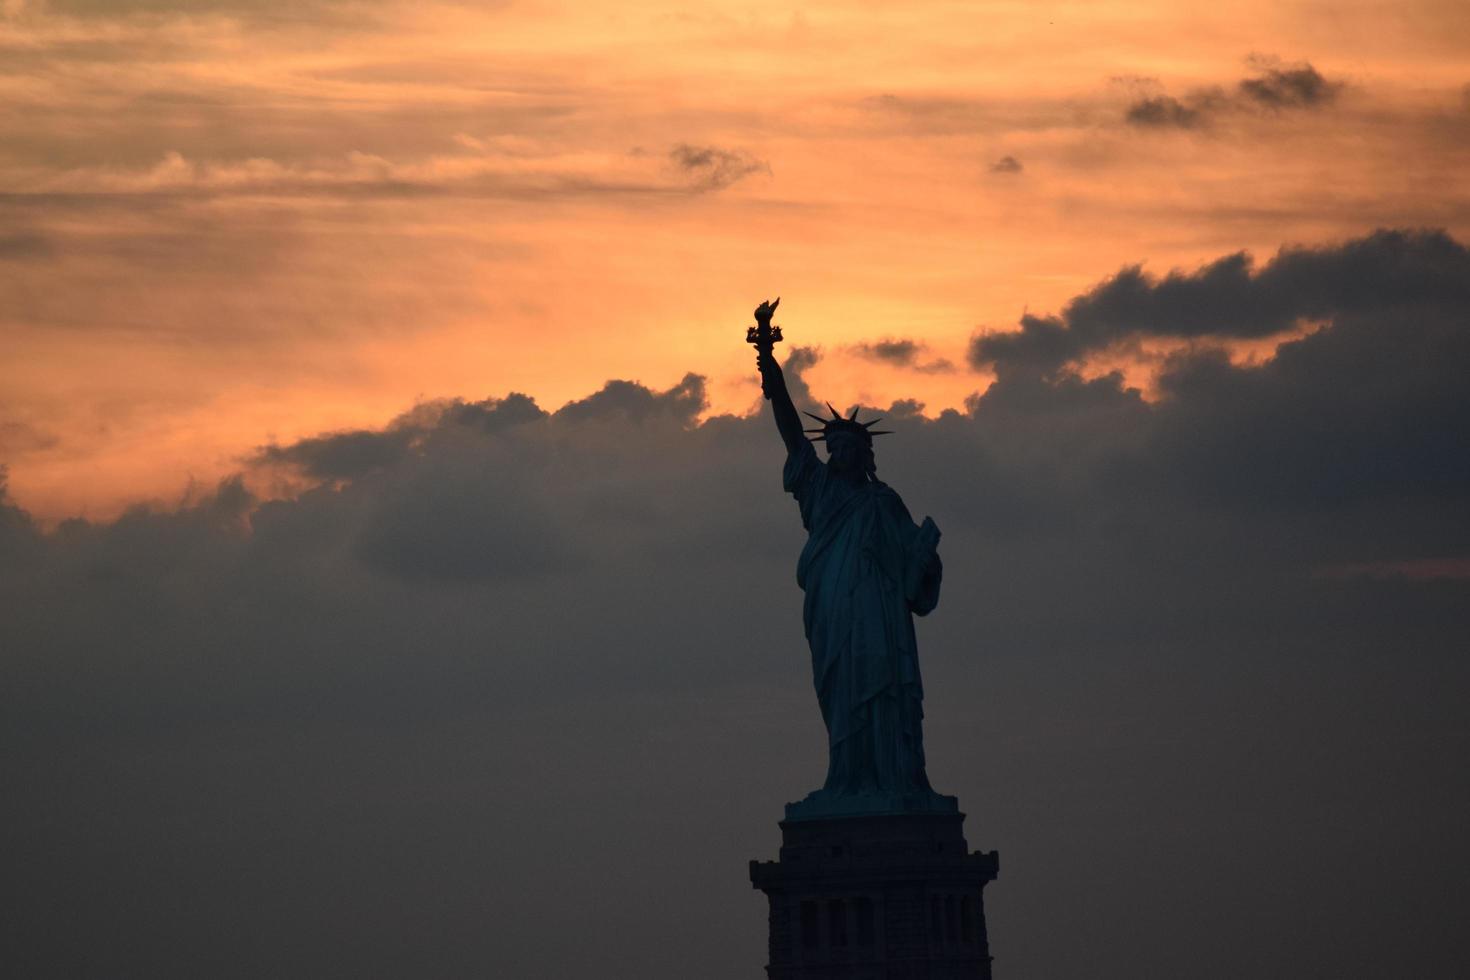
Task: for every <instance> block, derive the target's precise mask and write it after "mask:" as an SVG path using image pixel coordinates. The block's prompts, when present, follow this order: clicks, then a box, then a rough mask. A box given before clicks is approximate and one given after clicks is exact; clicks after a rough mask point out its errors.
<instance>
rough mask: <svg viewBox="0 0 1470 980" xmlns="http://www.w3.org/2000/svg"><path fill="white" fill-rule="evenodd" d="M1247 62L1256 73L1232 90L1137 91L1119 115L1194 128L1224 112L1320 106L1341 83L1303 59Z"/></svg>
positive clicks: (1152, 124) (1137, 122) (1147, 124)
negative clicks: (1290, 62)
mask: <svg viewBox="0 0 1470 980" xmlns="http://www.w3.org/2000/svg"><path fill="white" fill-rule="evenodd" d="M1251 63H1252V64H1253V65H1254V66H1255V67H1256V68H1257V74H1255V75H1253V76H1251V77H1249V78H1244V79H1241V80H1240V81H1239V82H1237V83H1236V85H1235V87H1234V89H1233V90H1232V91H1226V90H1225V89H1222V88H1218V87H1205V88H1199V89H1195V90H1194V91H1192V92H1190V93H1188V94H1187V95H1185V96H1184V97H1183V98H1175V97H1174V96H1172V95H1165V94H1146V95H1142V96H1140V97H1138V98H1136V99H1135V100H1134V101H1132V102H1130V103H1129V104H1128V107H1127V108H1126V109H1125V110H1124V113H1123V119H1124V121H1125V122H1127V123H1128V124H1129V125H1132V126H1138V127H1142V128H1152V129H1199V128H1202V127H1205V126H1208V125H1209V124H1210V123H1211V122H1212V121H1213V120H1214V119H1215V118H1216V117H1217V116H1219V115H1222V114H1224V113H1230V112H1245V111H1250V110H1261V109H1266V110H1270V111H1273V112H1275V111H1280V110H1283V109H1316V108H1320V107H1323V106H1327V105H1330V104H1331V103H1332V102H1333V101H1334V100H1336V98H1337V95H1338V93H1339V92H1341V91H1342V88H1343V83H1342V82H1340V81H1336V80H1329V79H1328V78H1326V77H1325V76H1323V75H1322V73H1321V72H1319V71H1318V70H1317V69H1316V68H1314V67H1312V66H1311V65H1310V64H1308V63H1306V62H1302V63H1301V64H1299V65H1291V66H1283V65H1282V64H1281V63H1280V61H1279V59H1275V58H1270V57H1262V56H1257V57H1253V58H1252V59H1251ZM1132 81H1136V80H1132Z"/></svg>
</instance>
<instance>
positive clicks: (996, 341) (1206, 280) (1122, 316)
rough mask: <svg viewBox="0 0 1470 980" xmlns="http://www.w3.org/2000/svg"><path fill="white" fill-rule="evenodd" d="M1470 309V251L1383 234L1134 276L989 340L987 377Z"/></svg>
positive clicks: (985, 341)
mask: <svg viewBox="0 0 1470 980" xmlns="http://www.w3.org/2000/svg"><path fill="white" fill-rule="evenodd" d="M1416 307H1430V308H1438V309H1465V308H1470V252H1467V251H1466V249H1465V247H1464V246H1463V245H1461V244H1460V243H1459V242H1457V241H1455V240H1454V239H1452V238H1451V237H1450V236H1449V235H1447V234H1446V233H1444V232H1442V231H1423V230H1420V231H1409V230H1380V231H1376V232H1374V233H1373V234H1371V235H1368V236H1366V237H1363V238H1359V239H1354V240H1352V241H1348V242H1344V243H1342V244H1340V245H1334V246H1324V247H1321V248H1305V247H1290V248H1283V249H1282V250H1281V251H1279V252H1278V253H1277V254H1276V255H1275V256H1274V257H1273V258H1272V259H1271V260H1270V261H1269V262H1267V263H1266V264H1265V265H1264V266H1263V267H1261V268H1260V269H1259V270H1258V269H1256V268H1255V265H1254V262H1253V260H1252V259H1251V257H1250V256H1249V255H1248V254H1246V253H1244V252H1239V253H1235V254H1233V255H1227V256H1224V257H1222V258H1220V259H1217V260H1215V261H1214V262H1211V263H1209V264H1207V265H1205V266H1203V267H1201V268H1199V269H1196V270H1195V271H1193V272H1183V271H1180V270H1174V271H1171V272H1170V273H1168V274H1167V275H1166V276H1164V277H1162V278H1156V277H1153V276H1150V275H1148V274H1147V273H1145V272H1144V271H1143V269H1142V268H1141V267H1138V266H1132V267H1128V268H1125V269H1123V270H1121V271H1120V272H1118V273H1117V274H1116V275H1115V276H1113V277H1112V278H1110V279H1108V280H1106V281H1104V282H1102V283H1100V284H1099V285H1097V286H1096V287H1094V288H1093V289H1091V290H1089V291H1088V292H1086V293H1084V294H1082V295H1081V296H1078V297H1076V298H1075V299H1073V300H1072V301H1071V302H1070V303H1068V305H1067V306H1066V308H1065V309H1063V311H1062V313H1061V314H1060V316H1049V317H1038V316H1032V315H1027V316H1024V317H1022V319H1021V329H1020V331H1019V332H1005V333H997V332H990V333H983V334H980V335H978V336H976V337H975V338H974V339H973V340H972V342H971V346H970V362H971V364H972V366H975V367H978V368H985V367H994V368H996V369H998V370H1011V369H1015V370H1028V371H1036V372H1041V373H1046V372H1050V371H1054V370H1056V369H1057V368H1059V367H1061V366H1062V365H1064V364H1067V363H1069V362H1073V361H1076V360H1078V359H1080V358H1083V357H1085V356H1086V355H1088V354H1089V353H1092V352H1095V351H1099V350H1103V349H1105V348H1107V347H1109V346H1111V345H1113V344H1117V343H1120V342H1126V341H1131V340H1137V339H1140V338H1149V337H1157V338H1169V339H1176V340H1198V339H1216V340H1223V339H1254V338H1261V337H1270V336H1274V335H1277V334H1282V333H1285V332H1287V331H1289V330H1292V329H1293V328H1295V327H1297V326H1298V325H1299V324H1300V323H1302V322H1303V321H1318V320H1324V319H1329V318H1332V317H1337V316H1342V315H1353V314H1362V313H1368V312H1373V311H1387V310H1392V309H1400V308H1402V309H1413V308H1416Z"/></svg>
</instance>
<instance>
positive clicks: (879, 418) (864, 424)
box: [862, 416, 883, 429]
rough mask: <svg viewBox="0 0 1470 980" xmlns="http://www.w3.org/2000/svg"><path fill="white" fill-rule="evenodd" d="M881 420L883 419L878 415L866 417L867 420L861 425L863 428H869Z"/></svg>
mask: <svg viewBox="0 0 1470 980" xmlns="http://www.w3.org/2000/svg"><path fill="white" fill-rule="evenodd" d="M882 421H883V418H882V417H881V416H880V417H878V418H876V419H868V421H866V422H864V423H862V426H863V428H865V429H871V428H872V427H873V426H875V425H877V424H878V423H879V422H882Z"/></svg>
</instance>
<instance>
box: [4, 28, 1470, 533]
mask: <svg viewBox="0 0 1470 980" xmlns="http://www.w3.org/2000/svg"><path fill="white" fill-rule="evenodd" d="M1467 57H1470V8H1467V7H1466V5H1465V4H1463V3H1457V2H1453V0H1442V2H1422V0H1420V2H1397V0H1395V2H1372V3H1362V2H1342V3H1330V4H1329V3H1280V2H1272V3H1246V4H1181V3H1146V2H1125V3H938V4H925V3H912V4H904V5H901V6H900V5H882V4H866V3H808V4H796V5H792V4H788V3H782V4H767V3H761V2H751V3H739V4H724V3H699V4H691V5H678V4H664V3H644V2H631V3H619V4H587V3H568V4H559V3H539V2H538V3H496V4H433V3H422V2H413V3H394V2H390V0H383V2H376V0H367V2H355V3H347V2H344V3H337V2H332V0H307V2H302V3H293V4H289V5H287V4H276V3H269V2H265V0H205V2H185V0H172V2H171V0H49V2H47V0H6V2H5V4H4V13H3V19H0V92H3V110H0V182H3V194H0V461H3V462H4V464H5V465H6V466H7V467H8V471H9V492H10V494H11V496H12V497H13V499H14V500H16V501H17V502H18V503H19V504H21V505H22V506H23V507H25V508H26V509H27V510H28V511H30V512H31V513H32V514H34V515H36V516H37V517H38V518H40V519H42V520H44V521H47V522H55V521H56V520H59V519H62V518H65V517H69V516H77V515H85V516H88V517H91V518H107V517H110V516H112V515H114V514H116V513H117V512H118V511H119V510H120V509H121V508H122V507H124V506H126V505H128V504H131V503H136V502H139V501H156V502H162V503H163V504H165V505H171V504H173V503H176V502H178V501H179V500H181V499H183V498H184V497H185V495H186V494H187V493H189V492H190V489H189V488H190V487H194V488H196V489H197V488H199V487H208V486H212V485H213V483H214V482H215V481H217V480H218V479H219V478H220V477H222V476H224V475H226V474H228V473H231V472H234V471H238V470H240V469H241V468H242V466H245V465H246V463H247V461H248V460H249V459H250V458H251V457H252V456H253V454H255V453H256V452H258V450H259V449H260V448H261V447H263V446H266V445H269V444H272V443H285V442H290V441H292V440H295V439H298V438H301V437H304V436H308V435H312V434H316V433H320V432H323V431H332V430H341V429H350V428H355V427H360V426H374V425H381V424H383V423H385V422H386V421H387V420H389V419H391V418H392V417H394V416H395V415H397V414H398V413H400V412H402V411H404V410H406V409H407V408H409V407H411V406H412V405H413V404H414V403H416V402H418V401H425V400H434V399H442V398H446V397H460V396H462V397H471V398H482V397H486V396H500V395H504V394H506V393H509V392H512V391H518V392H524V393H526V394H529V395H531V396H532V397H534V398H535V399H536V400H537V401H538V403H539V404H541V405H542V406H543V407H546V408H556V407H557V406H559V405H561V404H562V403H564V402H566V401H568V400H570V399H573V398H578V397H582V396H584V395H586V394H588V393H590V392H592V391H594V390H596V389H597V388H598V387H600V386H601V385H602V383H603V382H605V381H606V380H608V379H610V378H625V379H630V380H638V381H641V382H644V383H646V384H649V385H652V386H654V387H656V388H664V387H667V386H669V385H672V384H674V383H676V382H677V381H678V380H679V379H680V378H681V377H682V376H683V375H684V374H685V373H686V372H690V371H693V372H696V373H699V374H701V375H704V376H705V377H706V378H707V379H708V383H709V387H708V399H709V408H708V411H710V412H715V413H719V412H735V413H744V412H747V411H750V410H751V409H752V408H753V406H754V404H755V402H756V400H757V397H758V396H757V391H756V387H755V383H754V379H753V370H752V368H753V365H752V363H751V362H752V357H751V354H750V351H749V348H747V347H745V346H744V344H743V343H742V328H743V327H744V326H745V325H746V324H747V323H748V322H749V311H750V309H751V308H752V307H753V306H754V305H755V303H756V302H758V301H759V300H761V299H764V298H767V297H768V296H774V295H777V294H780V295H782V296H783V297H784V301H783V304H782V308H781V313H782V315H781V316H780V317H779V318H778V320H779V322H782V323H783V324H784V325H785V327H786V330H787V333H788V336H789V338H790V340H791V342H792V343H794V344H800V345H810V346H814V347H817V348H819V349H820V351H821V353H822V359H821V362H820V364H819V365H818V366H817V367H816V368H814V369H813V371H812V372H811V374H810V381H811V383H812V384H813V386H814V388H815V390H816V392H817V394H818V395H819V396H820V397H824V398H828V399H830V400H832V401H833V402H837V403H844V404H845V403H849V402H853V401H863V402H864V403H867V404H875V405H880V406H886V405H887V404H888V402H889V401H891V400H892V399H894V398H895V397H912V398H918V399H919V400H921V401H923V402H924V403H925V405H926V412H928V413H929V414H931V415H932V414H933V413H935V412H937V411H939V410H941V409H943V408H946V407H956V406H959V405H961V404H962V403H963V401H964V399H965V397H966V396H967V395H969V394H971V393H974V392H977V391H983V390H984V388H985V387H986V386H987V385H988V384H989V382H990V380H991V375H990V374H989V373H988V372H987V371H986V370H985V369H984V368H983V366H982V367H980V368H979V369H976V368H975V367H974V366H972V365H971V364H970V363H969V362H968V361H967V356H966V350H967V344H968V342H969V341H970V339H971V338H972V336H974V335H975V334H976V333H977V332H981V331H1004V330H1013V329H1015V328H1016V325H1017V321H1018V319H1019V317H1020V315H1021V314H1022V312H1023V311H1027V310H1029V311H1030V312H1031V313H1033V314H1048V313H1055V312H1057V311H1059V309H1060V308H1061V306H1062V305H1063V304H1064V303H1065V302H1066V301H1067V300H1068V298H1069V297H1071V296H1073V295H1075V294H1077V293H1079V292H1081V291H1083V290H1084V289H1086V288H1087V287H1089V286H1091V285H1092V284H1094V283H1096V282H1098V281H1099V280H1101V279H1103V278H1105V277H1107V276H1109V275H1111V274H1113V273H1116V272H1117V271H1118V270H1119V269H1121V268H1123V267H1125V266H1130V265H1134V264H1142V265H1143V266H1144V267H1145V269H1146V270H1148V271H1150V272H1154V273H1163V272H1167V271H1168V270H1169V269H1171V268H1174V267H1182V268H1184V269H1192V268H1194V267H1196V266H1198V265H1199V264H1201V263H1203V262H1206V261H1209V260H1213V259H1215V258H1217V257H1219V256H1221V255H1224V254H1228V253H1233V252H1237V251H1240V250H1248V251H1250V252H1251V253H1252V254H1253V255H1254V256H1255V257H1256V259H1257V261H1258V262H1264V261H1266V260H1267V259H1269V258H1270V256H1271V255H1272V254H1273V253H1274V252H1275V251H1276V249H1278V248H1279V247H1281V246H1283V245H1291V244H1318V243H1326V242H1332V241H1337V240H1341V239H1344V238H1347V237H1351V236H1354V235H1357V234H1361V233H1364V232H1367V231H1369V230H1371V229H1373V228H1376V227H1380V226H1429V227H1438V228H1445V229H1447V230H1449V231H1450V232H1451V233H1452V234H1455V235H1457V236H1459V237H1463V236H1464V235H1465V234H1466V233H1467V232H1470V181H1467V180H1466V179H1465V178H1464V174H1465V173H1466V172H1467V170H1470V89H1467V87H1466V86H1467V82H1470V67H1467ZM885 340H898V341H907V342H911V343H909V344H901V345H899V346H898V347H887V348H876V347H874V346H873V345H875V344H877V343H878V342H881V341H885ZM1164 346H1165V347H1167V346H1168V345H1164ZM1273 347H1274V343H1273V342H1272V341H1271V340H1269V339H1267V340H1264V341H1258V342H1256V343H1254V344H1253V345H1250V346H1249V347H1248V349H1242V350H1241V351H1240V352H1239V356H1241V357H1259V356H1265V355H1268V354H1269V352H1270V350H1271V349H1273ZM885 352H886V353H887V354H888V356H887V357H884V356H882V355H883V354H884V353H885ZM1158 352H1159V351H1158V350H1157V349H1155V350H1153V353H1154V354H1157V353H1158ZM1148 353H1149V352H1147V351H1140V350H1136V349H1135V350H1132V351H1111V352H1108V351H1104V352H1097V353H1095V354H1093V355H1092V356H1091V357H1090V358H1089V362H1088V363H1087V364H1084V365H1083V368H1084V372H1086V371H1089V370H1090V371H1094V372H1097V371H1102V370H1109V369H1114V368H1123V369H1125V370H1126V371H1127V372H1128V377H1129V380H1130V382H1133V383H1137V384H1139V385H1141V386H1143V387H1144V390H1145V391H1147V390H1148V389H1147V385H1148V374H1149V372H1148V368H1147V363H1146V361H1147V356H1146V355H1147V354H1148ZM254 485H255V486H256V487H257V489H260V490H262V492H264V490H263V487H264V484H263V483H262V482H261V481H260V480H256V482H255V484H254Z"/></svg>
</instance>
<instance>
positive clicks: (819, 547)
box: [747, 299, 957, 819]
mask: <svg viewBox="0 0 1470 980" xmlns="http://www.w3.org/2000/svg"><path fill="white" fill-rule="evenodd" d="M778 303H780V300H779V299H777V300H776V301H775V302H765V303H762V304H761V305H760V307H759V308H757V309H756V311H755V318H756V326H755V327H752V328H750V329H749V330H748V331H747V339H748V340H749V341H750V342H751V343H752V344H754V345H755V347H756V364H757V366H758V367H759V369H760V377H761V390H762V392H763V393H764V394H765V397H766V398H767V399H768V400H769V401H770V402H771V407H772V410H773V412H774V414H775V417H776V428H777V430H779V432H780V433H781V438H782V440H783V441H784V442H785V443H786V453H787V456H786V467H785V472H784V483H785V488H786V490H787V491H788V492H790V493H791V494H792V495H794V496H795V497H796V501H797V503H798V504H799V505H800V508H801V521H802V525H803V526H804V527H805V528H806V530H807V535H808V536H807V542H806V546H805V547H804V548H803V549H802V553H801V559H800V562H799V563H798V565H797V571H796V580H797V584H798V585H800V586H801V588H802V589H803V590H804V591H805V593H806V600H805V603H804V606H803V609H802V619H803V623H804V625H805V627H806V636H807V642H808V643H809V644H810V646H811V653H812V680H813V683H814V684H815V686H816V690H817V701H818V703H819V704H820V705H821V709H822V721H823V722H824V723H825V724H826V726H827V745H828V762H827V779H826V782H825V783H824V784H823V786H822V788H821V789H819V790H817V791H816V792H814V793H811V794H809V795H808V796H807V798H806V799H805V800H803V801H801V802H800V803H793V804H789V805H788V806H787V818H788V819H810V818H820V817H828V816H838V815H847V814H863V813H901V812H915V811H929V812H932V811H946V812H953V811H955V810H956V809H957V804H956V801H955V798H954V797H952V796H942V795H940V794H938V793H936V792H934V790H933V789H931V788H930V786H929V778H928V776H927V775H926V773H925V771H924V735H923V727H922V726H923V718H924V708H923V701H924V689H923V684H922V683H921V681H920V677H919V656H918V645H917V643H916V641H915V638H914V623H913V617H914V616H915V615H919V616H923V615H926V614H927V613H929V612H930V611H932V610H933V609H934V607H935V606H936V605H937V604H938V602H939V582H940V578H941V576H942V572H943V569H942V566H941V564H940V561H939V553H938V551H937V550H936V548H937V545H938V543H939V528H938V527H936V526H935V524H934V521H933V520H931V519H930V518H927V517H926V518H924V523H923V524H922V525H916V524H915V523H914V520H913V518H912V517H910V516H909V512H908V509H907V508H906V507H905V506H904V504H903V501H902V500H901V499H899V496H898V494H897V493H895V492H894V491H893V489H892V488H890V487H889V486H888V485H887V484H885V483H883V482H882V481H881V480H879V479H878V476H877V466H876V463H875V461H874V456H873V437H874V436H876V435H883V434H885V433H883V432H880V431H877V430H874V429H873V428H872V426H873V425H874V424H875V423H876V422H877V421H878V420H876V419H874V420H872V421H869V422H862V421H859V420H858V418H857V411H856V410H854V411H853V413H852V415H851V416H849V417H846V418H844V417H843V416H842V415H841V414H839V413H838V412H837V411H836V410H835V409H832V407H831V406H830V405H829V406H828V409H829V411H830V412H831V417H830V418H822V417H819V416H815V415H813V416H811V417H812V418H814V419H816V420H817V421H818V422H820V423H821V426H820V428H817V429H807V430H803V429H802V423H801V419H800V417H799V415H798V413H797V410H796V406H795V405H794V404H793V403H792V401H791V394H790V392H788V391H787V389H786V379H785V376H784V375H783V374H782V372H781V366H780V365H779V364H778V363H777V362H776V358H775V355H774V353H773V345H774V344H775V343H777V342H778V341H780V339H781V335H780V328H779V327H772V325H771V317H772V315H773V314H774V313H775V310H776V305H777V304H778ZM807 414H810V413H807ZM808 433H814V434H816V441H820V442H823V443H825V444H826V447H827V461H826V462H825V463H823V462H822V461H821V460H819V459H818V458H817V453H816V450H815V449H814V448H813V447H812V443H811V442H809V441H808V440H807V438H806V436H807V434H808Z"/></svg>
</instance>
